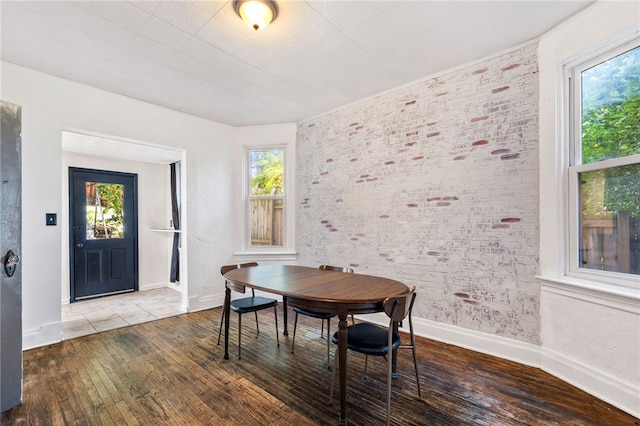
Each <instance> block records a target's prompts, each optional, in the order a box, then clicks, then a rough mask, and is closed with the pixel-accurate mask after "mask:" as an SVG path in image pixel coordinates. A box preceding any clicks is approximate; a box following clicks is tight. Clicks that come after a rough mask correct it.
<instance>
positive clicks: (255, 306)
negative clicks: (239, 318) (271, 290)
mask: <svg viewBox="0 0 640 426" xmlns="http://www.w3.org/2000/svg"><path fill="white" fill-rule="evenodd" d="M274 306H278V300H276V299H270V298H268V297H259V296H254V297H243V298H241V299H235V300H232V301H231V304H230V308H231V310H232V311H233V312H237V313H239V314H245V313H247V312H255V311H260V310H262V309H266V308H272V307H274Z"/></svg>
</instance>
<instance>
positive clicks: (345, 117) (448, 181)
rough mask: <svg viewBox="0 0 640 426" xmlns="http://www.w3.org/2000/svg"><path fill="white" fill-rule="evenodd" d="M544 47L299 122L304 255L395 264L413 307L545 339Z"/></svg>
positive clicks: (376, 270)
mask: <svg viewBox="0 0 640 426" xmlns="http://www.w3.org/2000/svg"><path fill="white" fill-rule="evenodd" d="M536 50H537V45H536V44H531V45H527V46H525V47H522V48H519V49H517V50H515V51H513V52H510V53H507V54H503V55H501V56H499V57H495V58H492V59H490V60H487V61H485V62H483V63H480V64H475V65H472V66H469V67H467V68H464V69H459V70H456V71H452V72H450V73H447V74H445V75H440V76H438V77H435V78H432V79H428V80H425V81H423V82H419V83H416V84H414V85H410V86H409V87H404V88H401V89H398V90H396V91H394V92H392V93H387V94H383V95H380V96H378V97H376V98H374V99H369V100H366V101H362V102H360V103H358V104H356V105H351V106H349V107H346V108H344V109H341V110H339V111H335V112H332V113H329V114H326V115H324V116H321V117H316V118H314V119H311V120H308V121H305V122H302V123H300V124H299V125H298V136H297V177H296V182H297V199H296V201H297V203H298V208H297V229H298V232H297V246H298V251H299V254H300V255H299V263H300V264H302V265H309V266H317V265H319V264H321V263H330V264H337V265H344V266H352V267H353V268H354V269H355V271H356V273H358V272H360V273H369V274H373V275H381V276H385V277H388V278H394V279H397V280H399V281H402V282H404V283H405V284H407V285H409V286H413V285H415V286H416V287H417V292H418V299H417V300H416V306H415V307H414V316H416V317H422V318H427V319H430V320H435V321H439V322H443V323H447V324H453V325H457V326H460V327H465V328H469V329H473V330H479V331H482V332H486V333H492V334H497V335H501V336H504V337H508V338H513V339H517V340H521V341H525V342H530V343H534V344H537V343H539V286H538V283H537V280H536V279H535V274H536V273H537V270H538V172H537V170H538V169H537V162H538V78H537V57H536Z"/></svg>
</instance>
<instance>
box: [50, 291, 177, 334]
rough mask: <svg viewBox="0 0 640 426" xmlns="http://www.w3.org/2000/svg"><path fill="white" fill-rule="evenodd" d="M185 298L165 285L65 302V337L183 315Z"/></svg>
mask: <svg viewBox="0 0 640 426" xmlns="http://www.w3.org/2000/svg"><path fill="white" fill-rule="evenodd" d="M181 300H182V295H181V294H180V293H179V292H177V291H175V290H172V289H170V288H166V287H165V288H158V289H153V290H145V291H136V292H132V293H125V294H118V295H113V296H105V297H99V298H97V299H89V300H82V301H79V302H75V303H70V304H66V305H62V339H63V340H68V339H73V338H74V337H80V336H85V335H87V334H92V333H97V332H100V331H105V330H111V329H114V328H119V327H126V326H128V325H132V324H139V323H141V322H147V321H153V320H156V319H159V318H166V317H170V316H174V315H178V314H182V313H183V312H182V311H181V310H180V304H181Z"/></svg>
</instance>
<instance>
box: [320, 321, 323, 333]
mask: <svg viewBox="0 0 640 426" xmlns="http://www.w3.org/2000/svg"><path fill="white" fill-rule="evenodd" d="M320 337H324V320H322V324H321V325H320Z"/></svg>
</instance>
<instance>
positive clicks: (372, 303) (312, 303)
mask: <svg viewBox="0 0 640 426" xmlns="http://www.w3.org/2000/svg"><path fill="white" fill-rule="evenodd" d="M224 277H225V280H226V283H225V285H226V290H225V300H224V306H223V309H224V329H225V334H224V359H229V314H230V312H229V311H230V308H229V306H230V305H229V304H230V302H231V288H233V287H236V286H245V287H250V288H254V289H257V290H262V291H265V292H268V293H274V294H279V295H282V296H283V300H284V302H285V310H284V315H285V334H286V324H287V321H286V318H287V317H286V316H287V310H286V306H287V305H291V306H297V307H300V308H304V309H309V310H313V311H317V312H332V313H336V314H337V316H338V319H339V322H338V362H339V377H340V420H339V424H341V425H343V424H344V425H346V424H347V418H346V387H347V376H346V370H347V317H348V316H349V315H351V314H368V313H373V312H382V310H383V309H382V302H383V301H384V300H385V299H386V298H387V297H392V296H397V295H399V294H403V293H407V292H408V291H409V287H407V286H406V285H405V284H402V283H401V282H398V281H395V280H391V279H388V278H382V277H378V276H373V275H364V274H349V273H344V272H334V271H325V270H320V269H318V268H312V267H306V266H295V265H260V266H251V267H247V268H240V269H234V270H232V271H229V272H227V273H226V274H225V275H224Z"/></svg>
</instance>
